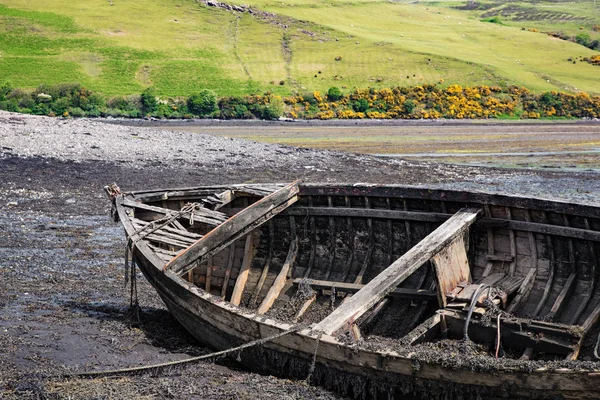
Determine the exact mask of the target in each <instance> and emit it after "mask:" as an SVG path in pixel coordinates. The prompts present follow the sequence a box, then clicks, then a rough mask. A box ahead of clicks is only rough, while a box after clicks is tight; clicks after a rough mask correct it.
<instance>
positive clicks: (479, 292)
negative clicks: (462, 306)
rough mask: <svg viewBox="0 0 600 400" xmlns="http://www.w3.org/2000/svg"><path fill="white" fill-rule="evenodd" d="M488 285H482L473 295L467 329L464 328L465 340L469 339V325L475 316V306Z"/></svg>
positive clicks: (466, 322) (466, 323) (466, 324)
mask: <svg viewBox="0 0 600 400" xmlns="http://www.w3.org/2000/svg"><path fill="white" fill-rule="evenodd" d="M487 286H488V285H485V284H483V283H482V284H481V285H479V287H478V288H477V289H476V290H475V292H474V293H473V296H472V297H471V305H470V306H469V312H468V313H467V319H466V321H465V327H464V328H463V337H464V339H465V340H470V339H469V323H470V322H471V316H472V315H473V310H474V309H475V305H476V304H477V300H478V299H479V295H480V294H481V292H482V291H483V290H484V289H485V288H486V287H487Z"/></svg>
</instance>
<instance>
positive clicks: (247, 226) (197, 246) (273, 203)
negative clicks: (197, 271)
mask: <svg viewBox="0 0 600 400" xmlns="http://www.w3.org/2000/svg"><path fill="white" fill-rule="evenodd" d="M299 184H300V181H296V182H294V183H292V184H290V185H288V186H286V187H284V188H281V189H279V190H277V191H276V192H274V193H272V194H270V195H269V196H267V197H265V198H263V199H261V200H259V201H257V202H256V203H254V204H252V205H250V206H248V207H247V208H245V209H243V210H242V211H240V212H239V213H237V214H236V215H234V216H233V217H231V218H229V219H228V220H227V221H225V222H223V223H222V224H221V225H219V226H217V227H216V228H214V229H213V230H212V231H210V232H209V233H207V234H206V235H205V236H204V237H203V238H202V239H200V240H198V241H197V242H196V243H194V244H192V245H191V246H190V247H188V248H187V249H186V250H185V251H183V252H181V253H180V254H179V256H177V257H175V258H174V259H173V260H172V261H171V262H170V263H169V264H167V265H166V266H165V270H166V269H171V270H172V271H173V272H175V273H176V274H183V273H185V272H187V270H188V269H190V268H191V266H190V265H191V264H192V263H193V262H194V261H196V260H198V259H199V258H201V257H209V256H211V255H213V254H216V253H218V252H219V251H221V250H222V249H224V248H225V247H227V246H229V245H230V244H231V243H233V242H234V241H235V240H237V239H239V238H240V237H242V236H244V235H246V234H247V233H249V232H251V231H252V230H254V229H256V228H258V227H259V226H261V225H262V224H264V223H265V222H267V221H268V220H270V219H271V218H273V217H274V216H275V215H277V214H279V213H280V212H282V211H283V210H285V209H286V208H288V207H289V206H290V205H292V204H294V203H295V202H296V201H297V200H298V196H297V194H298V192H299V191H300V189H299Z"/></svg>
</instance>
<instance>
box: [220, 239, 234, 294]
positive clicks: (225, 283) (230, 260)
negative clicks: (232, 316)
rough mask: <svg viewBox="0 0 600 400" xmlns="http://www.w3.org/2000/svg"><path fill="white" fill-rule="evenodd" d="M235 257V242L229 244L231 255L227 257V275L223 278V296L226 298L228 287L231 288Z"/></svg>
mask: <svg viewBox="0 0 600 400" xmlns="http://www.w3.org/2000/svg"><path fill="white" fill-rule="evenodd" d="M234 259H235V242H233V243H231V246H229V257H228V258H227V268H226V269H225V277H224V278H223V286H222V287H221V298H222V299H223V300H225V296H227V289H228V288H229V278H230V277H231V270H232V269H233V261H234Z"/></svg>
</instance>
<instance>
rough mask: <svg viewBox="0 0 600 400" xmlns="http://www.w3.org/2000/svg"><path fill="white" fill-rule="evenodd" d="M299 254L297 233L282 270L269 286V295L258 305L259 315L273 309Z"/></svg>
mask: <svg viewBox="0 0 600 400" xmlns="http://www.w3.org/2000/svg"><path fill="white" fill-rule="evenodd" d="M297 255H298V237H297V236H296V235H294V238H293V239H292V242H291V243H290V249H289V250H288V254H287V257H286V259H285V262H284V263H283V266H282V267H281V270H280V271H279V274H278V275H277V278H275V281H274V282H273V284H272V285H271V287H270V288H269V291H268V292H267V295H266V296H265V298H264V299H263V301H262V303H260V307H258V311H257V313H258V314H259V315H262V314H264V313H266V312H267V311H269V310H270V309H271V307H272V306H273V303H275V300H277V298H278V297H279V295H280V294H281V290H282V289H283V288H284V286H285V284H286V282H287V280H288V273H289V272H290V269H291V268H292V264H294V261H295V260H296V256H297Z"/></svg>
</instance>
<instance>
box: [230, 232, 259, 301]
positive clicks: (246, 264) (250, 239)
mask: <svg viewBox="0 0 600 400" xmlns="http://www.w3.org/2000/svg"><path fill="white" fill-rule="evenodd" d="M253 253H254V235H248V236H247V237H246V245H245V247H244V259H243V260H242V266H241V267H240V273H239V274H238V277H237V279H236V281H235V286H234V287H233V293H232V294H231V300H230V301H231V303H232V304H234V305H236V306H239V305H240V301H241V300H242V293H244V289H245V288H246V282H247V281H248V274H249V273H250V264H251V263H252V256H253Z"/></svg>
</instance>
